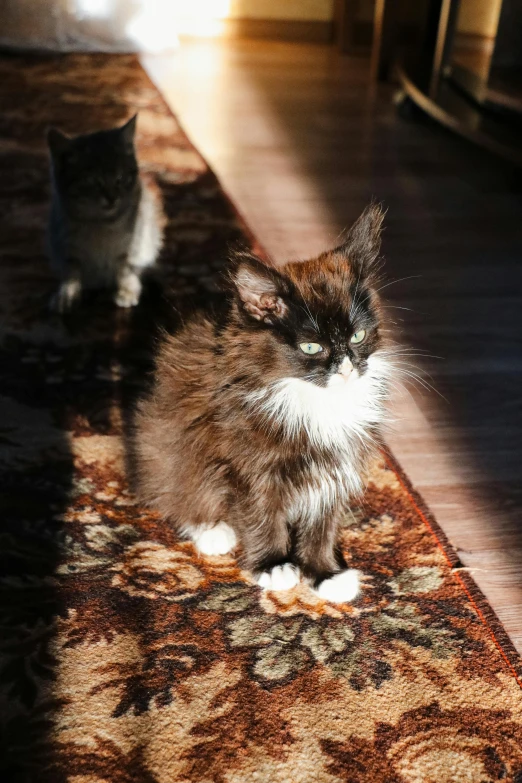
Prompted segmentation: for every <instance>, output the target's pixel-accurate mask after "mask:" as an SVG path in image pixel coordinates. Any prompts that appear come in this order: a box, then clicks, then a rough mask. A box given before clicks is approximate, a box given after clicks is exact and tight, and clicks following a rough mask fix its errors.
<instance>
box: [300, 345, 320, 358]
mask: <svg viewBox="0 0 522 783" xmlns="http://www.w3.org/2000/svg"><path fill="white" fill-rule="evenodd" d="M299 348H300V349H301V350H302V352H303V353H307V354H308V356H313V355H314V353H320V352H321V351H322V350H323V346H322V345H319V343H301V344H300V345H299Z"/></svg>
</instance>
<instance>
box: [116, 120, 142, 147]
mask: <svg viewBox="0 0 522 783" xmlns="http://www.w3.org/2000/svg"><path fill="white" fill-rule="evenodd" d="M137 119H138V115H137V114H135V115H134V117H131V118H130V120H129V121H128V122H126V123H125V125H122V127H121V128H120V134H121V137H122V139H123V141H124V143H125V144H126V145H127V146H129V147H133V146H134V136H135V135H136V121H137Z"/></svg>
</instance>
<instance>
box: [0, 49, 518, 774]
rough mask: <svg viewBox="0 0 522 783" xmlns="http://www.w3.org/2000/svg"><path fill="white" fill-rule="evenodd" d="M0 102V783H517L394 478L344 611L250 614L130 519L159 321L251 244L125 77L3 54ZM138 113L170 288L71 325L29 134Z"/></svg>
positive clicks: (370, 517) (462, 628)
mask: <svg viewBox="0 0 522 783" xmlns="http://www.w3.org/2000/svg"><path fill="white" fill-rule="evenodd" d="M0 97H1V102H0V106H1V112H0V167H1V169H2V176H1V177H0V205H1V209H0V221H1V233H0V253H1V263H0V303H1V305H2V311H3V312H2V319H1V330H2V332H1V352H2V354H1V362H0V376H1V382H0V483H1V497H2V509H3V512H2V521H1V526H0V539H1V542H0V559H1V564H2V566H1V569H0V623H1V636H0V697H1V705H2V707H1V720H2V735H1V749H0V750H1V752H0V770H2V772H1V774H0V780H2V781H6V783H19V782H20V783H21V782H22V781H23V783H32V782H33V781H35V782H36V781H38V783H61V781H70V783H138V782H139V783H185V782H187V783H188V782H189V781H201V782H202V783H203V782H205V783H214V782H215V783H251V781H260V782H263V781H267V782H268V783H277V782H279V781H280V782H281V783H339V782H340V781H346V783H380V782H381V781H382V783H449V782H450V781H452V782H455V783H494V782H496V781H503V782H504V783H521V781H522V693H521V689H520V684H519V680H517V676H518V678H519V676H520V662H519V661H518V659H517V658H516V655H515V654H514V652H513V650H512V649H511V648H510V646H509V643H508V642H507V639H506V638H505V635H504V633H503V631H502V629H501V627H500V626H499V624H498V622H497V621H496V620H495V618H494V617H492V615H491V613H490V612H489V610H488V608H487V606H485V605H484V602H483V600H482V599H481V597H480V595H479V594H478V591H477V590H476V588H474V586H473V584H472V583H471V582H470V580H469V579H467V578H465V577H464V576H463V575H462V574H461V572H460V571H459V568H458V563H457V561H456V559H455V556H454V555H453V553H452V552H451V550H450V549H449V548H448V547H447V545H446V543H445V541H444V538H443V536H442V534H441V533H440V531H439V530H438V528H437V527H436V525H435V523H434V522H433V521H432V520H431V519H430V518H429V517H427V516H425V515H424V512H423V510H422V508H420V507H419V506H418V502H417V499H416V497H415V496H414V495H412V494H411V491H410V490H409V489H408V487H407V484H405V480H404V478H403V477H402V475H401V474H400V473H398V472H397V469H396V467H395V466H394V464H393V462H392V461H391V460H390V459H389V458H388V457H387V456H386V455H383V457H382V458H381V459H380V460H378V461H377V462H376V464H375V465H374V467H373V471H372V475H371V481H370V485H369V489H368V494H367V496H366V499H365V502H364V505H363V506H362V507H361V508H358V509H354V510H353V513H352V514H351V516H350V517H349V518H347V519H346V524H345V527H344V530H343V545H344V550H345V553H346V556H347V558H348V560H349V561H350V565H351V566H352V567H355V568H359V569H360V570H361V572H362V573H363V574H364V589H363V591H362V595H361V597H360V598H359V599H358V600H357V601H356V602H355V603H354V605H353V606H333V605H330V604H326V603H324V602H322V601H320V600H319V599H317V598H316V597H314V596H313V595H312V594H311V592H310V591H309V590H308V589H307V588H306V587H305V586H300V587H299V588H297V589H295V590H293V591H290V592H289V593H285V594H281V593H280V594H275V593H262V592H261V591H259V589H258V588H257V587H256V586H255V585H254V584H253V583H252V582H251V580H250V578H249V576H248V574H246V573H244V572H242V571H241V570H240V569H239V568H238V566H237V564H236V562H235V560H234V558H232V557H228V556H227V557H214V558H211V557H209V558H203V557H201V556H198V555H197V554H196V552H195V551H194V549H193V547H192V545H191V544H189V543H187V542H183V541H180V540H179V539H178V538H177V537H176V536H175V534H174V533H173V531H172V530H171V529H169V527H168V526H167V525H165V524H164V523H162V521H161V520H160V519H159V518H157V516H155V515H154V514H153V513H151V512H149V511H147V510H146V509H144V508H141V507H140V506H139V505H138V504H137V502H136V500H135V498H134V497H133V496H132V494H131V492H130V489H129V486H128V483H127V481H126V478H125V477H126V450H127V446H128V430H129V422H130V411H131V409H132V404H133V401H134V400H135V398H136V396H137V395H138V394H140V393H141V391H142V390H143V388H144V386H145V385H146V383H147V373H148V371H149V370H150V366H151V365H150V361H151V356H152V352H153V345H154V340H155V335H156V327H157V324H158V323H167V324H168V325H169V328H170V326H172V328H175V325H176V322H177V318H178V314H179V313H180V312H181V311H183V310H184V309H186V308H187V307H189V308H190V307H193V306H199V305H201V304H204V303H205V302H212V301H214V300H216V299H218V298H219V294H218V293H217V287H216V275H217V273H219V270H220V269H221V268H222V266H223V263H224V262H225V259H226V254H227V252H228V248H229V247H230V246H231V245H233V244H235V243H238V242H243V243H247V244H248V243H250V244H251V243H252V241H253V240H252V238H251V237H249V235H248V233H247V232H246V229H245V227H244V225H243V224H242V222H241V220H240V218H239V217H238V215H237V214H236V213H235V211H234V209H233V208H232V206H231V205H230V203H229V202H228V201H227V199H226V197H225V196H224V195H223V193H222V191H221V190H220V188H219V185H218V183H217V181H216V179H215V178H214V176H213V174H212V173H211V172H210V171H209V170H208V168H207V166H206V164H205V163H204V161H203V160H202V159H201V157H200V156H199V155H198V153H197V152H196V151H195V150H194V149H193V147H192V146H191V145H190V143H189V142H188V140H187V138H186V137H185V135H184V134H183V132H182V131H181V130H180V128H179V126H178V124H177V121H176V119H175V118H174V117H173V116H172V115H171V114H170V113H169V110H168V109H167V107H166V106H165V104H164V102H163V100H162V99H161V97H160V95H159V94H158V92H157V90H156V89H155V88H154V86H153V85H152V84H151V83H150V81H149V80H148V79H147V77H146V75H145V74H144V72H143V71H142V70H141V68H140V66H139V64H138V62H137V60H136V59H135V58H134V57H132V56H127V55H123V56H113V57H109V56H104V55H67V56H60V57H36V56H35V57H29V56H25V57H22V56H4V57H3V58H1V59H0ZM136 110H139V112H140V114H139V151H140V158H141V161H142V165H143V167H144V169H145V170H146V171H147V172H148V173H149V174H150V176H153V177H154V178H155V179H156V181H157V182H158V184H159V186H160V187H161V190H162V192H163V196H164V199H165V209H166V213H167V217H168V230H167V241H166V248H165V251H164V254H163V259H162V275H163V279H162V284H161V285H159V284H157V283H154V282H153V283H151V286H150V289H149V291H148V293H147V295H146V297H145V299H144V302H143V305H142V306H141V307H140V308H139V309H138V310H137V311H135V312H132V313H127V312H122V311H115V310H114V309H113V308H112V306H111V305H110V304H108V303H107V302H105V303H104V302H103V301H102V300H101V299H99V298H98V299H95V300H94V301H90V302H86V303H85V305H84V306H83V307H82V309H81V311H79V312H78V313H76V314H75V315H73V316H71V317H70V318H67V319H65V320H64V321H61V320H60V319H59V318H58V317H55V316H50V315H49V314H48V311H47V300H48V298H49V295H50V293H51V291H52V288H53V285H54V283H53V281H52V278H51V277H50V274H49V272H48V268H47V262H46V256H45V220H46V213H47V206H48V198H49V188H48V162H47V154H46V150H45V143H44V132H45V128H46V126H47V125H49V124H51V123H53V124H56V125H58V126H59V127H61V128H63V129H64V130H66V131H69V132H71V133H74V132H81V131H85V130H88V129H94V128H98V127H109V126H110V125H112V124H117V123H119V122H122V121H123V120H124V119H125V118H126V117H127V116H129V115H130V114H131V113H132V112H134V111H136ZM165 291H167V292H168V293H164V292H165Z"/></svg>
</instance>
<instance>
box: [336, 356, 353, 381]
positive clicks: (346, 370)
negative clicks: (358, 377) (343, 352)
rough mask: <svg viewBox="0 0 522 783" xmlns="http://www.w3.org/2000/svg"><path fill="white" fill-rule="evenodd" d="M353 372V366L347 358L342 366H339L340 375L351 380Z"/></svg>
mask: <svg viewBox="0 0 522 783" xmlns="http://www.w3.org/2000/svg"><path fill="white" fill-rule="evenodd" d="M352 370H353V364H352V363H351V361H350V360H349V358H348V357H347V356H346V357H345V358H344V359H343V360H342V362H341V364H340V365H339V373H340V374H341V375H342V376H343V378H349V377H350V374H351V372H352Z"/></svg>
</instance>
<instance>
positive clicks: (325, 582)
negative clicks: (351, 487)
mask: <svg viewBox="0 0 522 783" xmlns="http://www.w3.org/2000/svg"><path fill="white" fill-rule="evenodd" d="M338 535H339V525H338V522H337V518H336V517H335V516H331V517H330V518H326V519H318V520H316V522H315V524H313V525H310V522H309V520H307V522H306V523H305V524H303V525H301V526H298V527H297V536H296V539H297V540H296V559H297V561H298V562H299V564H300V566H301V569H302V571H303V574H304V575H305V577H307V578H308V580H309V582H310V585H311V587H312V590H313V591H314V592H315V593H316V595H318V596H319V598H323V599H324V600H325V601H330V602H331V603H335V604H339V603H347V602H350V601H353V600H354V599H355V598H356V597H357V595H358V594H359V590H360V579H359V572H358V571H356V570H355V569H353V568H346V563H345V562H344V558H343V556H342V554H341V551H340V549H339V545H338Z"/></svg>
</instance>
